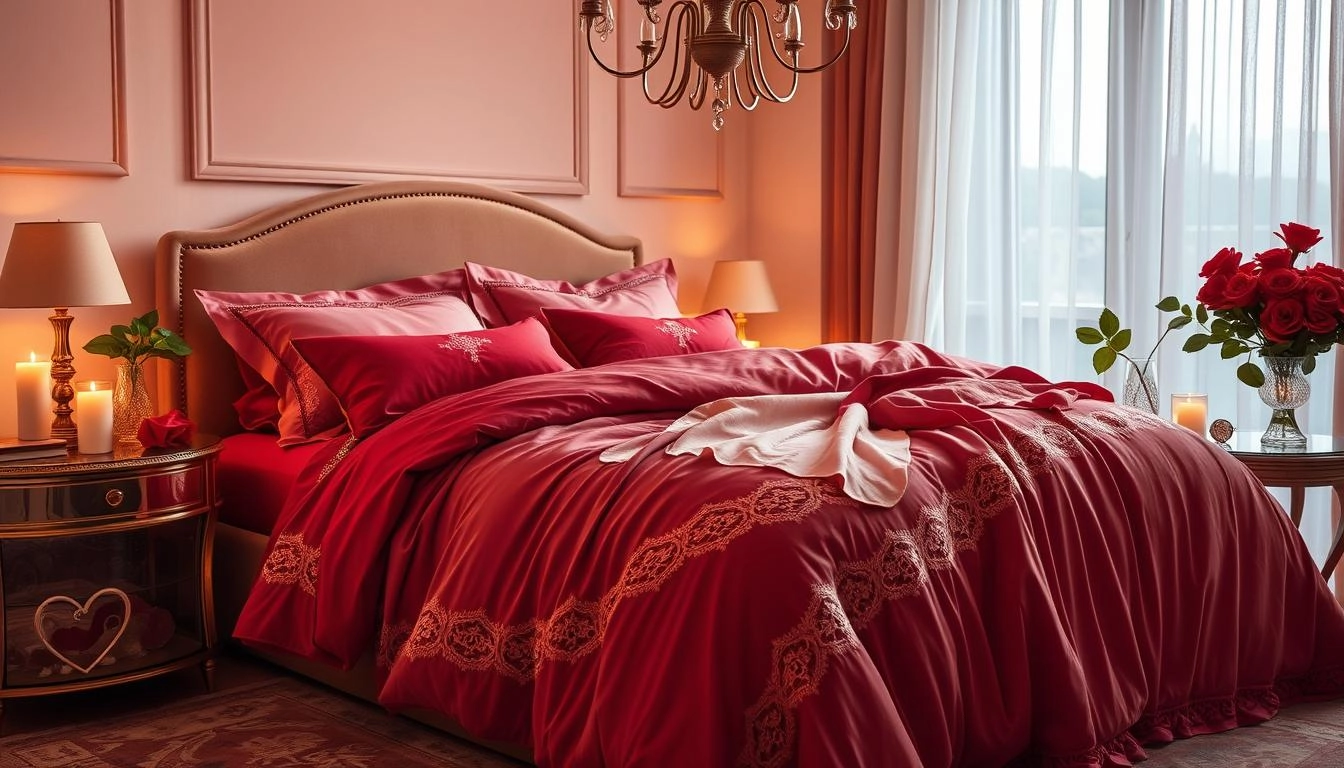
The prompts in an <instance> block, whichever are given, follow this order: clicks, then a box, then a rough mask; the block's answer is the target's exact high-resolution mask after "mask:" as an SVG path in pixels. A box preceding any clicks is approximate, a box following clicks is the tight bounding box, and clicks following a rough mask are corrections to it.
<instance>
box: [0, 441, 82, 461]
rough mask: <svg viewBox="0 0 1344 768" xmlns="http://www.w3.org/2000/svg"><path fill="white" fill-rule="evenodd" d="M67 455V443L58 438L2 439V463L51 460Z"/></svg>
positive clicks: (0, 449)
mask: <svg viewBox="0 0 1344 768" xmlns="http://www.w3.org/2000/svg"><path fill="white" fill-rule="evenodd" d="M65 453H66V447H65V441H64V440H62V439H60V438H58V437H53V438H51V439H49V440H20V439H18V438H16V437H4V438H0V461H26V460H30V459H49V458H53V457H56V456H64V455H65Z"/></svg>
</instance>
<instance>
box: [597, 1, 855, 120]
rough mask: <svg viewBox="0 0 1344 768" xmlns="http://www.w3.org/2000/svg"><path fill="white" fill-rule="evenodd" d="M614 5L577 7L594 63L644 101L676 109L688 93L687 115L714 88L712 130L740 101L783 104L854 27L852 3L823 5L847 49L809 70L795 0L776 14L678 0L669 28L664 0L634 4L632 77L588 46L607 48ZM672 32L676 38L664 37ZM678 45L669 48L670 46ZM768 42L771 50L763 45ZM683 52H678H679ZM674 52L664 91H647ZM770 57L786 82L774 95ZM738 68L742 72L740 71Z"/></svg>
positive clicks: (757, 4) (740, 4)
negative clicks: (596, 43)
mask: <svg viewBox="0 0 1344 768" xmlns="http://www.w3.org/2000/svg"><path fill="white" fill-rule="evenodd" d="M613 1H614V0H583V2H582V4H581V6H580V8H579V28H580V29H581V30H583V31H584V32H585V33H587V35H588V50H589V52H590V53H592V55H593V60H594V61H596V62H597V65H598V66H599V67H601V68H602V69H603V70H605V71H606V72H607V73H608V74H611V75H615V76H616V77H622V78H626V77H638V78H640V79H641V80H642V81H643V84H644V98H646V99H648V100H649V103H651V104H657V105H658V106H660V107H664V108H668V109H670V108H671V107H674V106H676V105H677V104H678V103H680V102H681V100H682V98H683V97H686V96H687V90H688V89H689V90H690V95H689V97H688V102H689V103H690V105H691V109H700V108H701V107H702V106H704V104H705V99H706V98H708V94H709V90H710V89H711V88H713V90H714V98H713V100H712V101H711V102H710V107H711V108H712V109H713V110H714V120H713V125H714V130H716V131H717V130H719V129H721V128H723V112H724V110H726V109H728V107H729V106H731V105H732V103H733V98H734V97H736V99H737V102H738V103H739V104H741V105H742V107H743V108H744V109H747V110H753V109H755V108H756V107H757V105H759V104H760V103H761V101H762V100H765V101H773V102H776V103H780V104H782V103H784V102H786V101H788V100H789V99H791V98H793V94H794V93H795V92H796V91H797V90H798V76H799V75H806V74H811V73H813V72H820V71H822V70H824V69H826V68H827V67H829V66H831V65H832V64H834V63H835V62H836V61H837V60H838V59H839V58H840V57H841V56H843V55H844V53H845V51H846V50H847V49H848V48H849V37H850V32H851V30H853V29H854V28H855V27H856V26H858V23H859V15H858V10H857V9H856V8H855V6H854V0H826V5H825V8H824V10H823V13H822V18H823V20H824V21H825V24H826V28H827V29H829V30H831V31H833V32H834V31H840V30H843V31H844V34H845V39H844V42H843V43H842V44H841V45H840V48H839V50H837V51H836V52H835V55H834V56H832V57H831V58H830V59H828V60H827V61H825V62H823V63H821V64H819V65H817V66H814V67H804V66H801V65H800V64H799V59H798V52H799V51H801V50H802V48H803V20H802V14H801V13H800V12H799V10H798V2H797V0H775V2H776V3H777V5H778V6H779V7H778V8H776V9H775V12H774V14H773V15H771V14H770V12H769V11H767V10H766V8H765V6H764V5H763V2H765V1H766V0H675V2H673V3H672V4H671V8H670V10H669V11H668V12H667V19H666V23H664V20H663V17H662V15H661V14H660V13H659V11H658V6H660V5H662V4H663V0H635V2H636V3H638V4H639V5H640V6H642V9H641V10H640V12H639V14H640V20H639V52H640V56H641V61H642V63H641V65H640V66H639V67H637V68H635V69H632V70H629V71H622V70H620V69H616V68H614V67H610V66H607V64H606V63H604V62H603V61H602V58H601V57H600V56H598V54H597V50H596V49H595V48H594V47H593V36H594V35H596V36H597V37H598V38H599V39H600V40H602V41H603V42H606V40H607V36H608V35H610V34H611V33H612V32H614V31H615V29H616V12H615V9H614V8H613V7H612V3H613ZM673 29H675V34H674V35H668V34H667V32H668V31H669V30H673ZM674 38H675V40H677V41H678V42H677V43H676V44H674V45H671V46H669V45H668V44H667V43H668V41H669V40H672V39H674ZM766 41H768V43H769V44H768V45H767V44H766ZM683 45H684V47H685V49H686V50H685V52H684V53H683V51H682V47H683ZM668 48H671V49H672V66H671V68H670V70H669V75H668V78H667V83H666V84H665V85H664V86H663V89H662V92H661V93H657V92H656V89H654V88H650V85H649V73H650V71H651V70H653V68H654V67H655V66H656V65H657V64H658V62H659V61H661V60H662V58H663V54H664V53H666V52H667V50H668ZM763 48H764V49H767V50H769V51H770V53H771V54H773V55H774V58H775V60H776V61H778V62H779V64H780V65H781V66H782V67H783V68H784V69H785V70H787V71H788V72H789V73H791V74H789V75H786V78H789V79H791V82H790V83H789V87H788V89H787V90H784V91H780V90H776V89H775V88H774V87H773V86H772V85H771V84H770V81H769V78H768V76H767V74H766V59H765V56H764V54H763V52H762V49H763ZM743 64H745V65H746V66H745V67H744V66H743Z"/></svg>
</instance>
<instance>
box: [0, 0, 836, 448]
mask: <svg viewBox="0 0 1344 768" xmlns="http://www.w3.org/2000/svg"><path fill="white" fill-rule="evenodd" d="M109 1H110V0H61V2H62V3H63V4H65V5H71V6H73V7H76V8H79V9H82V11H81V12H88V9H89V8H90V7H92V8H93V9H94V11H93V12H94V13H98V12H99V11H98V9H99V8H103V7H106V6H107V5H108V3H109ZM200 1H202V2H203V0H200ZM29 5H32V4H27V3H23V4H18V6H19V7H20V8H23V7H27V6H29ZM38 5H40V4H38ZM187 5H188V4H186V3H182V2H180V0H129V1H128V2H126V6H127V7H126V10H125V18H124V37H125V45H124V49H123V64H124V69H125V92H124V115H123V118H124V119H123V123H122V127H123V129H124V135H125V140H126V156H125V158H124V160H125V165H126V168H127V169H128V170H129V175H127V176H124V177H114V176H91V175H69V174H61V173H54V174H52V173H17V172H4V171H0V248H3V247H6V246H7V245H8V240H9V233H10V231H11V229H12V225H13V223H14V222H17V221H28V220H50V219H56V218H61V219H69V220H93V221H99V222H102V224H103V226H104V228H105V230H106V231H107V235H108V238H109V240H110V242H111V245H112V249H113V251H114V253H115V254H116V256H117V259H118V262H119V264H120V267H121V271H122V273H123V276H124V279H125V282H126V287H127V290H128V291H129V292H130V295H131V298H132V302H133V306H131V307H108V308H86V309H75V310H72V314H74V315H75V324H74V327H73V330H72V338H71V341H72V345H73V346H75V347H76V359H75V367H76V369H77V370H78V374H77V376H76V378H110V377H111V373H112V366H111V363H110V361H109V360H107V358H98V357H92V356H89V355H87V354H85V353H83V352H82V351H81V350H78V347H79V346H82V344H83V343H84V342H85V341H87V340H88V339H89V338H90V337H92V336H93V335H95V334H97V333H101V332H103V331H104V330H105V329H106V328H107V327H108V326H109V325H111V324H112V323H115V322H125V321H126V320H127V319H129V317H130V316H131V315H132V313H134V314H140V313H143V312H144V311H146V310H148V309H149V308H151V306H152V301H153V298H152V297H153V252H154V244H155V242H156V241H157V239H158V237H159V236H160V235H161V234H162V233H163V232H165V231H167V230H170V229H182V228H200V227H210V226H217V225H221V224H225V223H228V222H231V221H234V220H236V219H238V218H240V217H243V216H245V215H248V214H251V213H253V212H255V211H257V210H259V209H261V208H263V207H266V206H269V205H272V204H274V203H277V202H280V201H284V200H291V199H294V198H298V197H302V196H305V195H308V194H311V193H313V192H315V191H317V190H318V189H320V188H321V187H318V186H314V185H305V184H288V183H273V182H255V181H197V180H192V168H193V153H192V146H193V145H192V135H193V134H192V129H191V119H190V113H191V109H192V100H191V96H190V87H191V82H190V75H189V68H188V55H189V54H188V51H189V46H188V40H187V38H186V36H187V35H188V34H189V31H188V30H189V25H188V23H187V14H188V13H189V10H188V9H187V8H186V7H185V6H187ZM327 7H328V8H329V9H330V8H331V7H332V6H330V5H328V6H327ZM420 7H428V8H433V7H436V6H435V4H428V5H426V4H423V3H422V4H420ZM331 12H332V11H330V10H328V11H327V13H331ZM314 18H316V19H320V18H321V15H317V16H315V17H314ZM314 23H320V22H314ZM442 23H447V20H444V21H443V22H442ZM477 29H478V31H482V30H483V32H482V34H479V35H472V36H469V37H468V38H464V39H465V40H466V41H467V42H466V43H464V44H466V45H471V44H475V45H478V46H480V47H481V49H483V50H484V49H488V48H489V47H490V46H491V45H492V44H493V43H492V40H491V38H490V37H489V36H488V35H486V34H484V32H489V33H491V34H493V33H494V32H496V31H498V30H494V29H493V28H489V27H486V28H477ZM321 31H322V30H321V29H320V28H312V29H310V30H309V32H310V33H312V34H321ZM59 51H60V53H59V55H60V56H62V57H75V58H74V63H75V65H76V66H87V67H106V66H107V65H106V63H105V62H101V61H97V60H92V59H90V60H88V61H84V60H81V59H79V58H78V57H79V56H81V55H87V54H81V53H80V52H78V51H74V50H71V49H69V48H64V47H62V48H60V49H59ZM6 55H7V54H6V53H5V51H4V50H2V49H0V71H3V70H6V69H8V71H11V72H12V71H14V66H13V65H14V62H10V61H7V60H6V58H5V56H6ZM99 55H101V56H103V57H106V52H102V53H101V54H99ZM425 56H426V61H425V62H424V63H425V64H428V65H429V66H440V67H442V68H443V69H445V70H448V69H452V68H457V69H462V70H464V71H470V72H471V73H472V76H473V77H475V78H482V77H484V78H489V76H490V75H489V72H488V71H485V72H483V71H481V69H480V67H473V66H471V64H470V62H471V61H472V59H473V52H472V51H470V50H461V48H460V47H458V48H455V49H453V50H451V51H449V50H442V49H440V50H436V51H428V52H426V53H425ZM65 60H66V59H63V61H65ZM550 65H551V63H550V62H544V61H543V62H538V66H541V67H546V66H550ZM379 76H380V77H385V78H389V79H395V78H396V77H397V74H396V73H395V72H386V73H381V74H380V75H379ZM3 83H4V81H3V80H0V87H2V86H3ZM319 86H320V87H323V88H326V89H339V87H340V84H339V83H317V84H315V85H314V87H319ZM492 86H493V89H494V90H495V91H497V92H498V93H499V94H500V96H501V98H503V99H525V98H527V95H528V86H527V85H526V84H519V83H517V82H515V81H514V80H512V79H511V80H508V81H503V82H498V83H493V84H492ZM804 86H805V89H804V92H803V93H802V95H801V97H800V98H801V101H799V102H795V103H793V104H790V105H785V106H778V105H766V106H764V107H763V108H762V109H760V110H758V111H756V112H755V113H746V112H744V111H741V110H735V111H734V113H733V114H732V115H731V118H732V119H730V120H729V121H728V125H727V127H726V128H725V129H724V132H723V142H724V143H723V158H724V159H723V165H722V172H721V186H722V190H721V192H722V196H721V197H701V198H664V197H622V196H620V194H619V193H618V190H619V183H618V158H619V152H618V149H617V148H618V126H619V121H618V119H617V116H618V100H617V89H618V82H617V81H616V80H615V79H613V78H610V77H608V76H606V75H604V74H602V73H601V72H599V71H597V70H596V69H595V68H591V69H590V70H589V72H588V86H587V90H588V94H587V100H586V102H580V104H585V103H586V108H587V114H586V118H587V143H586V149H587V156H586V159H585V166H586V172H587V185H588V192H587V194H584V195H537V196H538V197H539V198H540V199H544V200H545V201H546V202H548V203H550V204H553V205H555V206H556V207H558V208H561V209H563V210H565V211H567V212H569V213H572V214H574V215H576V216H578V217H580V218H582V219H584V220H586V221H588V222H590V223H592V224H593V225H595V226H597V227H598V228H601V229H604V230H608V231H611V232H624V233H632V234H636V235H638V236H639V237H641V238H642V239H643V240H644V242H645V245H646V252H647V254H648V256H649V257H651V258H660V257H664V256H667V257H671V258H673V259H674V260H675V261H676V264H677V267H678V271H679V273H680V275H681V278H682V280H681V282H682V292H681V295H682V304H683V309H685V310H687V311H695V310H696V309H698V308H699V302H700V297H701V295H702V293H703V290H704V282H705V279H706V278H707V276H708V273H709V269H710V266H711V265H712V263H713V261H714V260H715V259H717V258H742V257H743V256H744V255H745V256H751V257H755V258H763V259H766V260H767V261H769V262H770V263H771V265H772V278H773V280H774V283H775V289H776V291H777V293H778V294H779V298H780V300H781V304H782V305H783V306H785V307H786V310H787V311H785V312H781V313H779V314H777V315H768V316H767V315H762V316H759V317H756V318H753V331H754V332H753V335H754V336H755V337H757V338H760V339H761V340H762V341H764V342H765V343H767V344H787V345H795V346H802V345H806V344H811V343H815V341H816V340H817V338H818V337H819V331H818V328H819V320H818V317H819V309H818V306H819V294H818V292H817V287H816V283H817V275H818V274H819V266H818V263H817V253H818V250H817V249H818V247H819V245H818V243H819V234H818V232H817V231H816V230H817V227H818V226H819V221H820V212H819V207H818V201H819V194H820V193H819V182H820V179H819V167H820V162H819V159H818V158H819V153H818V151H817V149H816V146H815V145H816V143H817V139H818V138H819V135H820V130H819V123H818V119H819V117H818V116H819V102H820V82H819V80H818V79H817V78H809V79H808V81H807V82H805V84H804ZM7 108H8V107H7ZM401 108H402V109H404V110H405V115H404V117H405V118H406V119H415V118H416V116H417V114H418V110H419V107H418V106H417V104H415V103H406V104H403V105H402V106H401ZM11 114H12V113H11ZM697 117H700V115H697ZM33 119H34V120H35V121H37V124H35V125H33V127H32V130H34V131H35V132H44V131H47V130H48V128H46V127H44V126H43V125H42V124H41V121H42V120H48V121H53V120H54V121H55V122H58V123H59V122H64V121H62V120H61V118H60V114H59V112H58V113H57V114H56V115H55V117H54V118H53V117H52V116H51V115H36V116H35V117H34V118H33ZM70 119H71V120H75V119H82V118H79V117H78V116H73V115H72V116H71V117H70ZM456 119H458V120H465V121H471V120H481V119H484V118H481V117H480V116H479V115H478V114H476V113H474V112H473V111H472V110H470V109H464V110H460V111H459V112H458V113H457V116H456ZM696 122H700V121H696ZM703 122H704V123H706V124H705V125H704V126H703V130H705V131H710V130H711V129H710V128H709V126H708V125H707V122H708V120H707V118H706V120H704V121H703ZM54 127H55V126H54V125H53V128H54ZM283 127H284V126H283V125H275V124H273V123H270V122H269V121H268V120H267V118H266V116H265V115H259V116H257V119H256V124H255V126H253V128H254V130H256V131H260V132H262V133H263V135H264V133H265V132H266V131H272V130H281V129H282V128H283ZM99 130H102V127H101V126H99ZM681 130H682V132H681V133H674V134H673V135H672V136H671V137H670V138H669V137H664V138H662V139H660V140H659V141H657V142H656V143H653V144H651V145H649V146H647V147H641V148H640V149H641V151H648V152H657V153H660V154H663V155H667V156H675V155H676V154H677V153H679V152H681V153H687V154H688V155H689V154H690V153H693V152H700V151H703V149H702V148H703V146H704V144H705V138H704V137H703V136H700V135H694V134H689V133H686V132H685V129H681ZM479 133H480V134H481V135H483V136H486V137H487V138H486V139H484V140H485V141H489V140H490V139H489V138H488V137H489V136H491V135H492V134H491V132H490V131H488V130H487V131H479ZM3 138H4V134H3V133H0V141H3ZM486 149H487V150H491V151H499V150H500V147H487V148H486ZM5 154H6V151H5V147H3V146H0V158H3V157H4V155H5ZM781 157H784V158H789V157H792V158H793V159H792V160H790V161H789V162H784V163H779V162H778V160H779V158H781ZM2 165H3V163H2V162H0V166H2ZM781 190H785V191H787V192H786V193H785V192H781ZM48 314H49V312H46V311H43V310H11V309H0V328H3V333H0V435H12V434H14V431H15V428H16V425H15V416H14V407H13V405H12V403H13V402H14V380H13V369H12V367H11V366H9V365H8V364H7V363H5V362H3V361H10V360H14V361H17V360H19V359H27V355H28V353H29V351H30V350H32V351H36V352H37V353H38V354H39V356H43V357H45V356H48V355H49V354H50V351H51V330H50V324H49V323H48V322H47V320H46V317H47V315H48Z"/></svg>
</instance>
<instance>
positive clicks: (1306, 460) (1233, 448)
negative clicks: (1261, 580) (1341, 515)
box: [1227, 432, 1344, 578]
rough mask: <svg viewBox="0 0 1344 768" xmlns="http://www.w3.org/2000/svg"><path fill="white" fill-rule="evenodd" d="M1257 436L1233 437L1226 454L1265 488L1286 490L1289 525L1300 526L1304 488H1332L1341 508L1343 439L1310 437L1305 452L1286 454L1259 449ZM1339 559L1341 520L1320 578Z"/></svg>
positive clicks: (1343, 539) (1343, 535)
mask: <svg viewBox="0 0 1344 768" xmlns="http://www.w3.org/2000/svg"><path fill="white" fill-rule="evenodd" d="M1260 434H1261V433H1259V432H1237V433H1235V434H1234V435H1232V439H1231V440H1229V441H1228V442H1227V447H1228V451H1229V452H1230V453H1231V454H1232V455H1233V456H1235V457H1236V458H1237V460H1239V461H1240V462H1241V463H1242V464H1245V465H1246V468H1247V469H1249V470H1251V472H1252V473H1253V474H1254V475H1255V476H1256V478H1258V479H1259V480H1260V482H1262V483H1264V484H1265V485H1266V486H1270V487H1274V488H1287V489H1289V494H1290V504H1289V515H1290V516H1291V517H1292V520H1293V525H1295V526H1298V527H1301V525H1302V506H1303V504H1304V503H1305V499H1306V489H1308V488H1319V487H1330V488H1334V490H1335V498H1336V499H1338V500H1339V502H1340V503H1341V504H1344V438H1341V437H1331V436H1329V435H1311V436H1310V437H1309V438H1308V441H1307V447H1306V450H1302V451H1294V452H1287V451H1282V450H1277V451H1275V450H1270V449H1268V448H1263V447H1261V445H1260ZM1342 555H1344V519H1342V520H1341V521H1340V522H1339V523H1336V525H1335V534H1334V541H1333V542H1331V544H1330V552H1329V554H1327V555H1326V556H1325V562H1324V563H1323V564H1322V565H1321V574H1322V575H1323V576H1325V577H1326V578H1330V574H1331V573H1333V572H1334V570H1335V565H1336V564H1337V563H1338V562H1339V559H1340V557H1341V556H1342Z"/></svg>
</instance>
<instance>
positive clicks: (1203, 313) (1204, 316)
mask: <svg viewBox="0 0 1344 768" xmlns="http://www.w3.org/2000/svg"><path fill="white" fill-rule="evenodd" d="M1195 319H1196V320H1198V321H1199V324H1200V325H1203V324H1205V323H1207V322H1209V310H1208V308H1207V307H1205V306H1204V305H1203V304H1200V305H1199V307H1198V308H1197V309H1195Z"/></svg>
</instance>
